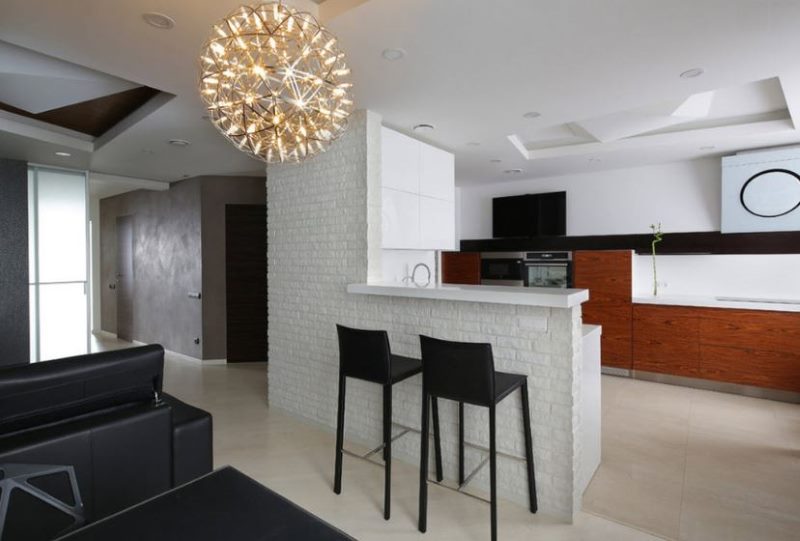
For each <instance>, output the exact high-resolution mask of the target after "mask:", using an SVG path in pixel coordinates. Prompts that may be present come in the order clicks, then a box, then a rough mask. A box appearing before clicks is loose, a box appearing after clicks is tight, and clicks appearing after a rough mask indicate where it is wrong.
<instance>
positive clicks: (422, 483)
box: [418, 383, 430, 533]
mask: <svg viewBox="0 0 800 541" xmlns="http://www.w3.org/2000/svg"><path fill="white" fill-rule="evenodd" d="M424 385H425V384H424V383H423V388H422V427H421V431H420V438H419V439H420V449H419V519H418V520H419V523H418V528H419V531H421V532H422V533H425V530H427V529H428V444H429V441H428V426H429V424H428V419H429V417H430V411H429V410H428V402H429V400H430V398H429V396H428V392H427V389H425V387H424Z"/></svg>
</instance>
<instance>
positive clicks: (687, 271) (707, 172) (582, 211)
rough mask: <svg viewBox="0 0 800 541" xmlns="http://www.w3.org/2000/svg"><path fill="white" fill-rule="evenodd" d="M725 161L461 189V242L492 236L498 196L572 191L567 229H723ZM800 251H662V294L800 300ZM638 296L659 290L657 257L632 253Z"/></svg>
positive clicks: (592, 232)
mask: <svg viewBox="0 0 800 541" xmlns="http://www.w3.org/2000/svg"><path fill="white" fill-rule="evenodd" d="M721 175H722V173H721V165H720V160H719V159H717V158H706V159H702V160H693V161H684V162H676V163H668V164H661V165H652V166H647V167H636V168H630V169H618V170H613V171H601V172H597V173H587V174H580V175H565V176H561V177H550V178H543V179H535V180H520V181H515V182H505V183H501V184H489V185H486V186H462V187H461V188H460V190H459V192H460V193H459V196H460V200H461V205H460V216H459V220H458V222H457V223H458V224H459V225H458V235H459V238H460V239H481V238H491V236H492V198H493V197H498V196H504V195H518V194H524V193H536V192H546V191H560V190H566V191H567V234H568V235H572V236H580V235H617V234H632V233H650V232H651V231H650V224H652V223H656V222H659V221H660V222H661V224H662V230H663V231H664V233H665V235H669V234H670V233H675V232H687V231H719V229H720V199H721V196H720V189H721ZM798 276H800V255H671V256H658V280H659V282H660V283H661V284H660V286H659V295H699V296H704V297H707V296H711V297H716V296H733V297H750V298H772V299H800V279H798ZM633 278H634V292H633V293H634V295H636V296H648V295H652V291H653V270H652V260H651V259H650V257H649V256H646V255H642V256H637V257H635V258H634V277H633Z"/></svg>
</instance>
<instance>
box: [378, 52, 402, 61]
mask: <svg viewBox="0 0 800 541" xmlns="http://www.w3.org/2000/svg"><path fill="white" fill-rule="evenodd" d="M381 56H382V57H383V58H384V60H389V61H392V62H394V61H395V60H400V59H401V58H403V57H405V56H406V52H405V51H404V50H403V49H384V50H383V52H382V53H381Z"/></svg>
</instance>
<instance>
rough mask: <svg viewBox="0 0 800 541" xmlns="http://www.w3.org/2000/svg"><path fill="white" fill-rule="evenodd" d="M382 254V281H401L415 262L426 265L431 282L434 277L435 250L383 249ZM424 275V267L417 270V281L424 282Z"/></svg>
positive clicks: (412, 268)
mask: <svg viewBox="0 0 800 541" xmlns="http://www.w3.org/2000/svg"><path fill="white" fill-rule="evenodd" d="M382 254H383V258H382V265H381V268H382V272H383V280H382V281H383V282H402V281H403V278H405V277H406V276H409V275H410V274H411V272H412V271H413V270H414V265H416V264H417V263H425V264H426V265H428V268H429V269H430V270H431V282H433V281H434V280H435V278H436V252H435V251H433V250H383V251H382ZM426 277H427V274H426V273H425V270H424V269H420V270H418V271H417V281H422V282H423V283H424V281H425V278H426Z"/></svg>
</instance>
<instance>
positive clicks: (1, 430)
mask: <svg viewBox="0 0 800 541" xmlns="http://www.w3.org/2000/svg"><path fill="white" fill-rule="evenodd" d="M163 374H164V348H163V347H161V346H159V345H149V346H142V347H136V348H130V349H121V350H116V351H107V352H102V353H93V354H90V355H79V356H77V357H68V358H65V359H58V360H54V361H46V362H40V363H32V364H28V365H17V366H11V367H8V368H2V369H0V435H2V434H7V433H10V432H14V431H18V430H24V429H28V428H32V427H36V426H40V425H43V424H48V423H53V422H57V421H62V420H65V419H69V418H72V417H76V416H79V415H84V414H88V413H92V412H95V411H99V410H102V409H105V408H109V407H113V406H118V405H121V404H128V403H135V402H145V401H152V400H153V397H154V393H155V392H156V391H158V392H160V391H161V387H162V383H163Z"/></svg>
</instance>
